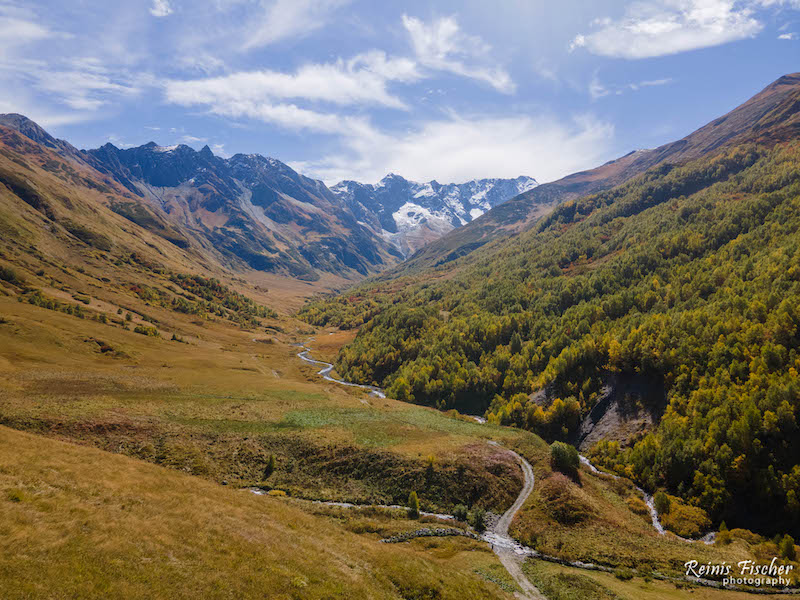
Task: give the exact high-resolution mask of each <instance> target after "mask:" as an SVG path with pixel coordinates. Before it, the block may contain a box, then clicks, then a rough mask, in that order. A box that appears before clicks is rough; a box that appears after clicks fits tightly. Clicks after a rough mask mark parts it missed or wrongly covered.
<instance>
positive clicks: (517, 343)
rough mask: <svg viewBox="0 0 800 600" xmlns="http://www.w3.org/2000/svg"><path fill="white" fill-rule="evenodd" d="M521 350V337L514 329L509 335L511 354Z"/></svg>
mask: <svg viewBox="0 0 800 600" xmlns="http://www.w3.org/2000/svg"><path fill="white" fill-rule="evenodd" d="M521 351H522V338H521V337H519V333H517V332H516V331H515V332H514V335H512V336H511V354H519V353H520V352H521Z"/></svg>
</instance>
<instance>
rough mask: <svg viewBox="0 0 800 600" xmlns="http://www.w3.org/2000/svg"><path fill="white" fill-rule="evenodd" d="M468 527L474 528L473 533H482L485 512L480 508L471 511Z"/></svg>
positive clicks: (484, 529) (484, 526) (484, 528)
mask: <svg viewBox="0 0 800 600" xmlns="http://www.w3.org/2000/svg"><path fill="white" fill-rule="evenodd" d="M469 521H470V525H472V526H473V527H474V528H475V531H478V532H481V533H483V532H484V531H486V511H485V510H484V509H482V508H480V507H478V508H476V509H475V510H473V511H472V514H471V515H470V520H469Z"/></svg>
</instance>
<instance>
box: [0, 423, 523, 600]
mask: <svg viewBox="0 0 800 600" xmlns="http://www.w3.org/2000/svg"><path fill="white" fill-rule="evenodd" d="M0 464H2V467H1V468H0V506H2V510H0V535H2V537H3V543H4V552H3V553H0V589H2V591H3V592H2V597H3V598H4V599H8V600H11V599H15V598H104V599H110V598H264V597H269V598H343V597H347V598H398V597H406V598H412V597H428V596H430V597H442V598H454V599H455V598H498V597H499V598H503V597H509V596H507V595H505V594H504V593H503V592H502V591H501V590H499V589H498V588H497V586H496V585H494V584H492V583H490V582H487V581H485V580H484V579H483V578H481V577H480V576H479V575H477V574H475V573H473V569H474V566H473V563H474V564H484V565H485V564H494V563H493V558H492V555H491V554H490V553H489V552H488V551H487V550H486V549H485V548H481V547H476V546H475V545H474V544H471V543H469V542H467V543H464V544H460V545H459V542H458V541H454V542H451V544H452V545H451V546H450V550H448V551H446V552H444V551H439V552H425V553H424V557H423V555H422V554H421V553H420V552H419V551H418V550H417V549H416V548H415V547H414V546H412V545H386V544H379V543H378V542H377V541H376V540H375V539H374V537H373V538H369V537H365V536H360V535H357V534H355V533H352V532H350V531H347V529H346V528H344V527H341V526H339V525H338V524H336V523H334V522H331V520H330V519H327V518H324V517H317V516H314V515H311V514H308V513H306V512H304V511H302V510H300V509H299V508H298V507H296V506H293V505H292V504H291V503H288V502H287V501H285V500H281V499H273V498H269V497H263V496H262V497H257V496H254V495H252V494H249V493H247V492H244V491H239V490H234V489H231V488H225V487H221V486H218V485H215V484H212V483H210V482H206V481H203V480H202V479H198V478H193V477H190V476H187V475H183V474H180V473H177V472H175V471H173V470H169V469H163V468H159V467H157V466H154V465H149V464H146V463H143V462H141V461H134V460H131V459H128V458H126V457H123V456H118V455H113V454H108V453H104V452H102V451H99V450H95V449H93V448H86V447H82V446H76V445H72V444H66V443H63V442H58V441H55V440H51V439H47V438H43V437H37V436H33V435H30V434H27V433H23V432H18V431H14V430H11V429H8V428H5V427H0ZM472 555H476V558H475V559H474V560H473V559H472V558H471V557H472ZM464 556H466V557H468V558H469V560H462V558H463V557H464ZM425 594H428V596H426V595H425Z"/></svg>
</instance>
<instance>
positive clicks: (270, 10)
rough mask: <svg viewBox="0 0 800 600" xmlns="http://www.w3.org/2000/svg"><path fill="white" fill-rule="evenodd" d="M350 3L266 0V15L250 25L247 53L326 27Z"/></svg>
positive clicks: (345, 0)
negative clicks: (339, 9)
mask: <svg viewBox="0 0 800 600" xmlns="http://www.w3.org/2000/svg"><path fill="white" fill-rule="evenodd" d="M349 3H350V0H272V1H269V2H267V1H266V0H263V1H262V2H261V3H260V5H261V12H262V16H261V18H260V19H258V20H256V21H255V22H253V23H248V27H247V30H248V31H250V32H251V33H250V35H249V36H247V37H246V39H245V41H244V43H243V44H242V49H243V50H252V49H255V48H261V47H263V46H267V45H269V44H274V43H275V42H279V41H281V40H285V39H288V38H292V37H296V38H299V37H304V36H306V35H308V34H309V33H311V32H312V31H314V30H316V29H319V28H320V27H322V26H323V25H324V24H325V23H326V22H327V20H328V19H329V18H330V16H331V14H332V13H333V12H334V11H335V10H336V9H338V8H340V7H342V6H345V5H346V4H349Z"/></svg>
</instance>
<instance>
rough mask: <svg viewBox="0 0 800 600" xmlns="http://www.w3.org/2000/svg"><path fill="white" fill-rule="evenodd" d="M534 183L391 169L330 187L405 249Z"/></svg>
mask: <svg viewBox="0 0 800 600" xmlns="http://www.w3.org/2000/svg"><path fill="white" fill-rule="evenodd" d="M537 185H538V184H537V183H536V180H535V179H533V178H532V177H524V176H521V177H517V178H516V179H479V180H472V181H468V182H466V183H449V184H444V185H443V184H440V183H439V182H437V181H429V182H427V183H417V182H415V181H408V180H407V179H404V178H403V177H401V176H399V175H395V174H394V173H390V174H389V175H387V176H386V177H384V178H383V179H382V180H381V181H380V182H379V183H378V184H376V185H371V184H364V183H358V182H356V181H342V182H340V183H337V184H336V185H335V186H333V187H332V188H331V191H332V192H333V193H334V194H336V195H337V196H338V197H339V198H341V199H342V201H344V203H345V204H347V206H348V207H349V208H350V210H352V211H353V214H355V215H356V217H357V218H358V219H359V220H360V221H361V222H363V223H365V224H367V225H368V226H369V227H370V228H371V229H372V230H373V231H374V232H376V233H377V234H380V235H382V236H383V237H384V238H385V239H386V240H388V241H390V242H391V243H393V244H394V245H395V246H396V247H397V248H398V249H399V250H400V251H401V252H403V254H404V255H409V254H413V253H414V252H415V251H417V250H419V249H420V248H421V247H422V246H424V245H425V244H427V243H428V242H430V241H432V240H435V239H437V238H439V237H441V236H442V235H444V234H445V233H447V232H448V231H452V230H453V229H455V228H457V227H461V226H463V225H466V224H467V223H470V222H472V221H473V220H474V219H477V218H478V217H479V216H481V215H482V214H484V213H485V212H487V211H489V210H491V209H492V208H493V207H495V206H497V205H499V204H502V203H503V202H505V201H507V200H510V199H511V198H513V197H514V196H518V195H519V194H522V193H523V192H527V191H528V190H531V189H533V188H534V187H536V186H537Z"/></svg>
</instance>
